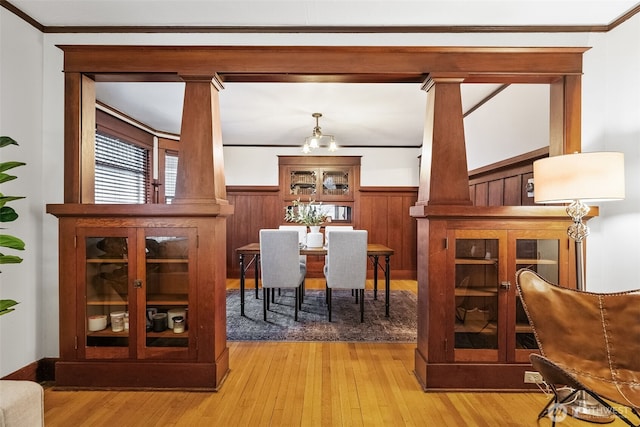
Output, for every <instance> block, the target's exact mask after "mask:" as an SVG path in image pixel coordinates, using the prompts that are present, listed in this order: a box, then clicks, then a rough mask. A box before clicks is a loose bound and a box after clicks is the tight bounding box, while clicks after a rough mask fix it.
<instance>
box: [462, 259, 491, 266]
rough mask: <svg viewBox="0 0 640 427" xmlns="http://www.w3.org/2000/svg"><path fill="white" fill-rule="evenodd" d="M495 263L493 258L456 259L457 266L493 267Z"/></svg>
mask: <svg viewBox="0 0 640 427" xmlns="http://www.w3.org/2000/svg"><path fill="white" fill-rule="evenodd" d="M497 262H498V260H497V259H495V258H456V264H458V265H494V264H496V263H497Z"/></svg>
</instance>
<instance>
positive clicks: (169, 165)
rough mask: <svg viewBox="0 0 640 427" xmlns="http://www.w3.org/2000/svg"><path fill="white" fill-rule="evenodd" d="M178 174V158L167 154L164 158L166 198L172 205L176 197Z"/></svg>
mask: <svg viewBox="0 0 640 427" xmlns="http://www.w3.org/2000/svg"><path fill="white" fill-rule="evenodd" d="M177 173H178V156H174V155H172V154H167V155H165V157H164V185H165V187H164V198H165V200H166V203H167V204H171V202H172V201H173V198H174V197H175V196H176V175H177Z"/></svg>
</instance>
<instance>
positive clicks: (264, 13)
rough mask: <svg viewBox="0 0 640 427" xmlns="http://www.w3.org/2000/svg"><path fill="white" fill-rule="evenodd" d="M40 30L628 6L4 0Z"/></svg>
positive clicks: (602, 10) (594, 19)
mask: <svg viewBox="0 0 640 427" xmlns="http://www.w3.org/2000/svg"><path fill="white" fill-rule="evenodd" d="M10 3H11V4H13V5H15V6H16V7H18V8H19V9H20V10H22V11H23V12H25V13H26V14H28V15H29V16H31V17H32V18H34V19H35V20H36V21H38V22H39V23H40V24H42V25H44V26H182V25H184V26H263V25H264V26H279V25H288V26H369V25H371V26H405V25H412V26H430V25H469V26H494V25H607V24H610V23H611V22H612V21H614V20H615V19H616V18H618V17H620V16H621V15H623V14H624V13H625V12H627V11H628V10H630V9H631V8H632V7H633V6H634V5H635V4H636V3H637V2H636V1H634V0H591V1H590V0H414V1H405V0H387V1H381V0H341V1H337V0H280V1H272V0H253V1H246V0H195V1H194V0H10Z"/></svg>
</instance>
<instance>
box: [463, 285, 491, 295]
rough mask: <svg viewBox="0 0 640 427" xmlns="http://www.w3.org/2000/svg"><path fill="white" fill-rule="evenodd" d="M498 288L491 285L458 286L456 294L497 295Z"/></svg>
mask: <svg viewBox="0 0 640 427" xmlns="http://www.w3.org/2000/svg"><path fill="white" fill-rule="evenodd" d="M497 294H498V289H496V288H491V287H484V286H483V287H472V286H469V287H468V288H456V290H455V296H457V297H495V296H496V295H497Z"/></svg>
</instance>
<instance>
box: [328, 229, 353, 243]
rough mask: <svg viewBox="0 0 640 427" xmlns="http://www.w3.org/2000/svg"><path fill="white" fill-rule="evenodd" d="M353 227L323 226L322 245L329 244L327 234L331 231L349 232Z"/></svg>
mask: <svg viewBox="0 0 640 427" xmlns="http://www.w3.org/2000/svg"><path fill="white" fill-rule="evenodd" d="M351 230H353V225H325V226H324V244H325V245H326V244H328V243H329V233H330V232H332V231H351Z"/></svg>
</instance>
